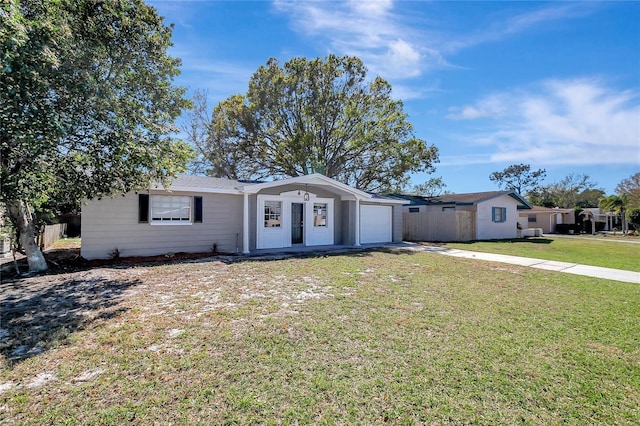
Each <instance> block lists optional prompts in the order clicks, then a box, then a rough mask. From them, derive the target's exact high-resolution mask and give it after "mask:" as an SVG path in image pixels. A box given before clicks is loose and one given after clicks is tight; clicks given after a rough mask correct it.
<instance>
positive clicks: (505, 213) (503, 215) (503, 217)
mask: <svg viewBox="0 0 640 426" xmlns="http://www.w3.org/2000/svg"><path fill="white" fill-rule="evenodd" d="M502 221H503V222H506V221H507V208H506V207H503V208H502Z"/></svg>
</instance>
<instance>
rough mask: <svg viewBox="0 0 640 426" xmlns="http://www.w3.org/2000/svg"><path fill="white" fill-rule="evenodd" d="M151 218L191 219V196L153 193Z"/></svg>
mask: <svg viewBox="0 0 640 426" xmlns="http://www.w3.org/2000/svg"><path fill="white" fill-rule="evenodd" d="M151 218H152V220H154V221H189V220H191V197H188V196H178V195H152V196H151Z"/></svg>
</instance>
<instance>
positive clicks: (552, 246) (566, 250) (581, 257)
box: [443, 236, 640, 272]
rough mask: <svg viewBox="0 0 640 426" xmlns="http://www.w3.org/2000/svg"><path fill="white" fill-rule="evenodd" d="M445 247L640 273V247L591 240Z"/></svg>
mask: <svg viewBox="0 0 640 426" xmlns="http://www.w3.org/2000/svg"><path fill="white" fill-rule="evenodd" d="M443 245H444V246H445V247H448V248H453V249H461V250H471V251H479V252H487V253H498V254H509V255H512V256H524V257H533V258H537V259H546V260H557V261H560V262H570V263H579V264H583V265H591V266H602V267H605V268H614V269H624V270H627V271H635V272H640V244H631V243H623V242H619V243H616V242H613V241H601V240H594V239H590V238H553V237H549V236H545V237H541V238H523V239H518V240H497V241H474V242H469V243H446V244H443Z"/></svg>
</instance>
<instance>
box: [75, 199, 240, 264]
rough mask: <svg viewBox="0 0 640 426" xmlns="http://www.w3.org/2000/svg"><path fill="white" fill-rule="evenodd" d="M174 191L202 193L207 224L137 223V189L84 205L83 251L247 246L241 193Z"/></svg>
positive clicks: (94, 254) (144, 252)
mask: <svg viewBox="0 0 640 426" xmlns="http://www.w3.org/2000/svg"><path fill="white" fill-rule="evenodd" d="M151 193H152V194H160V195H166V194H167V193H165V192H160V191H158V192H156V191H152V192H151ZM171 194H172V195H173V194H175V195H189V196H194V195H198V196H202V202H203V205H202V215H203V217H202V223H193V224H188V225H187V224H184V225H153V224H150V223H138V195H137V194H135V193H129V194H127V195H125V196H124V197H115V198H108V199H106V198H105V199H102V200H92V201H89V202H88V203H87V204H86V205H85V206H83V208H82V248H81V254H82V256H83V257H84V258H86V259H106V258H109V257H110V256H111V254H112V253H113V251H114V250H115V249H117V250H118V251H119V254H120V256H125V257H126V256H152V255H159V254H166V253H171V252H173V253H177V252H191V253H196V252H207V251H211V250H212V246H213V244H214V243H215V244H217V250H218V251H220V252H227V253H236V251H242V203H243V199H242V196H238V195H224V194H201V193H191V192H176V191H174V192H172V193H171Z"/></svg>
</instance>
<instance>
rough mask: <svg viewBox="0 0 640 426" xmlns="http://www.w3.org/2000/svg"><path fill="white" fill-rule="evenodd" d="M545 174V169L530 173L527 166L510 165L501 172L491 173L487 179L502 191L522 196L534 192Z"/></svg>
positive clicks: (529, 167)
mask: <svg viewBox="0 0 640 426" xmlns="http://www.w3.org/2000/svg"><path fill="white" fill-rule="evenodd" d="M546 174H547V172H546V170H545V169H538V170H534V171H532V170H531V166H530V165H529V164H512V165H511V166H509V167H507V168H505V169H504V170H503V171H501V172H493V173H491V175H490V176H489V179H490V180H491V181H492V182H495V183H496V184H498V186H499V187H500V188H502V189H505V190H507V191H516V192H517V193H518V194H522V195H524V194H526V193H528V192H530V191H534V190H536V189H537V188H538V186H539V184H540V182H541V181H542V180H543V179H544V177H545V176H546Z"/></svg>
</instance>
